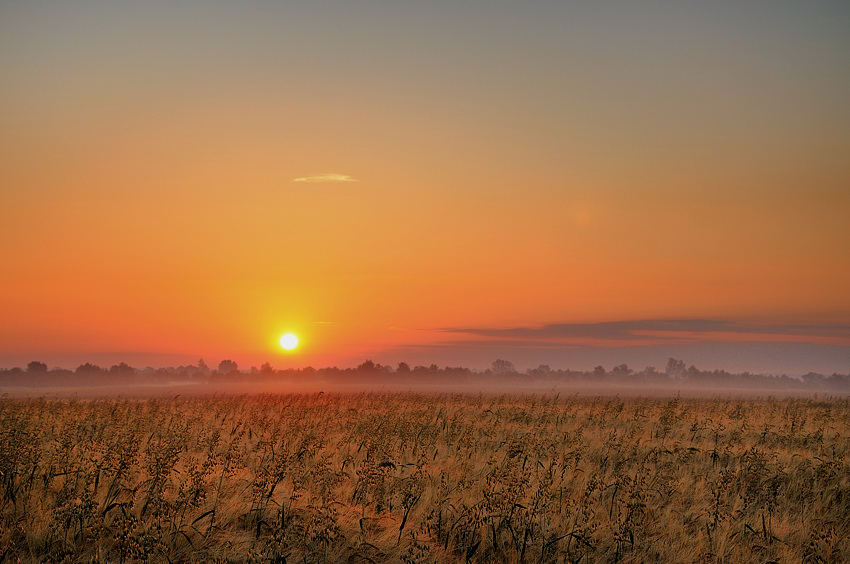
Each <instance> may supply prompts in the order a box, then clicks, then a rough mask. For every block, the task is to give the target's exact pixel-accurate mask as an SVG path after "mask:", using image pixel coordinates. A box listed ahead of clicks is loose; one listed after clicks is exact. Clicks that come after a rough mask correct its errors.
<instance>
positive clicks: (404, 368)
mask: <svg viewBox="0 0 850 564" xmlns="http://www.w3.org/2000/svg"><path fill="white" fill-rule="evenodd" d="M396 372H400V373H404V374H407V373H408V372H410V365H409V364H407V363H406V362H399V363H398V368H396Z"/></svg>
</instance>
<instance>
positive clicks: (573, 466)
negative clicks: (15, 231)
mask: <svg viewBox="0 0 850 564" xmlns="http://www.w3.org/2000/svg"><path fill="white" fill-rule="evenodd" d="M848 516H850V400H848V399H846V398H788V399H685V398H679V397H675V398H669V397H668V398H663V399H647V398H643V399H640V398H639V399H620V398H616V397H615V398H586V397H579V396H558V395H554V394H544V395H520V394H508V395H502V396H495V395H494V396H487V395H473V394H458V395H450V394H444V395H438V394H431V395H428V394H414V393H366V394H359V395H358V394H310V395H307V394H304V395H246V396H225V395H222V396H211V397H196V398H192V397H175V398H146V399H145V398H138V399H93V400H80V399H45V398H41V399H8V398H6V399H3V400H0V562H16V561H21V562H43V561H52V562H128V561H139V560H149V561H153V562H160V561H161V562H176V561H199V562H200V561H203V562H212V561H218V562H244V561H249V562H253V561H256V562H289V563H293V562H295V563H303V562H307V563H311V562H405V563H409V562H535V563H536V562H758V563H765V562H779V563H786V562H787V563H790V562H801V561H802V562H847V561H850V517H848Z"/></svg>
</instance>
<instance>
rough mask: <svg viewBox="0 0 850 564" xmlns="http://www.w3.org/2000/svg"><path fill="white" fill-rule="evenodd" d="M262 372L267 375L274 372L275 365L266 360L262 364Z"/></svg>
mask: <svg viewBox="0 0 850 564" xmlns="http://www.w3.org/2000/svg"><path fill="white" fill-rule="evenodd" d="M260 374H264V375H266V376H268V375H270V374H274V367H273V366H272V365H271V364H269V363H268V362H265V363H263V365H262V366H260Z"/></svg>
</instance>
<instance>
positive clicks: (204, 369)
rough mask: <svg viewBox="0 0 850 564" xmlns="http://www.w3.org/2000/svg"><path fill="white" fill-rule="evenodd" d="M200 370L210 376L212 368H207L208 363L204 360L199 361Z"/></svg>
mask: <svg viewBox="0 0 850 564" xmlns="http://www.w3.org/2000/svg"><path fill="white" fill-rule="evenodd" d="M198 370H200V371H201V372H203V373H204V374H209V372H210V367H209V366H207V363H206V362H204V359H203V358H201V359H199V360H198Z"/></svg>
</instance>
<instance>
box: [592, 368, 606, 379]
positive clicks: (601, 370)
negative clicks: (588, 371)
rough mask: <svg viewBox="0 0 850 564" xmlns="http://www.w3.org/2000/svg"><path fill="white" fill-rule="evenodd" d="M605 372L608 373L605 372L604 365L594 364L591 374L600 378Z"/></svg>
mask: <svg viewBox="0 0 850 564" xmlns="http://www.w3.org/2000/svg"><path fill="white" fill-rule="evenodd" d="M606 374H608V373H607V372H605V367H604V366H602V365H599V366H596V367H594V368H593V375H594V376H596V377H597V378H601V377H603V376H605V375H606Z"/></svg>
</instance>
